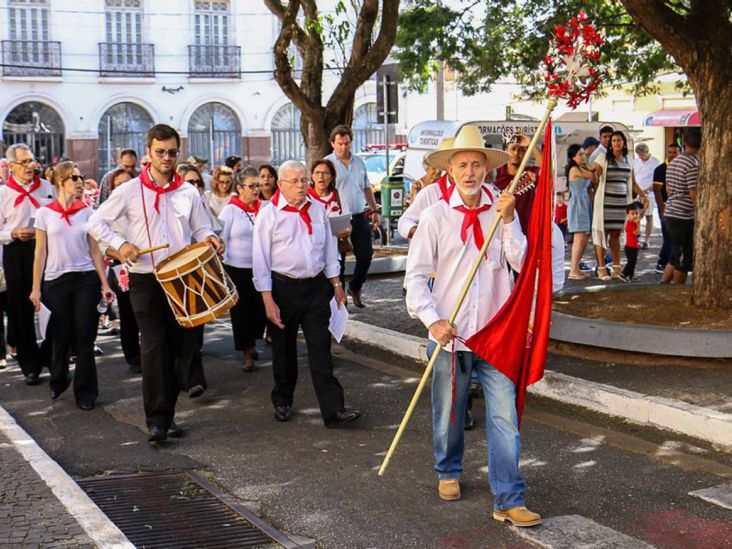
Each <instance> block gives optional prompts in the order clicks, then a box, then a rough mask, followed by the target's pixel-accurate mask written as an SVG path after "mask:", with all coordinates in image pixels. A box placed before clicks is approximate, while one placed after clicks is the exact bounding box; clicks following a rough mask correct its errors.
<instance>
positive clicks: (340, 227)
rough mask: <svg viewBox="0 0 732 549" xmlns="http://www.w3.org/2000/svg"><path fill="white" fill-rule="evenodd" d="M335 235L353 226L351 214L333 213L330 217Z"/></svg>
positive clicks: (331, 227)
mask: <svg viewBox="0 0 732 549" xmlns="http://www.w3.org/2000/svg"><path fill="white" fill-rule="evenodd" d="M328 221H329V222H330V230H331V232H332V233H333V235H337V234H339V233H342V232H343V231H345V230H346V229H349V228H350V227H351V214H343V215H333V216H331V217H329V218H328Z"/></svg>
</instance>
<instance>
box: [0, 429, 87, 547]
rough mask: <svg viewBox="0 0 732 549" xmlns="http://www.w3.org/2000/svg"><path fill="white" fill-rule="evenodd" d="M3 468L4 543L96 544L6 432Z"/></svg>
mask: <svg viewBox="0 0 732 549" xmlns="http://www.w3.org/2000/svg"><path fill="white" fill-rule="evenodd" d="M0 468H1V469H2V475H0V547H14V548H15V547H17V548H23V549H31V548H41V547H42V548H43V549H54V548H60V547H74V548H84V549H86V548H92V547H94V544H93V543H92V541H91V540H90V539H89V537H88V536H87V535H86V533H85V532H84V530H83V529H82V528H81V526H80V525H79V523H78V522H76V519H74V517H72V516H71V515H70V514H69V512H68V511H67V510H66V509H65V508H64V506H63V505H62V504H61V502H60V501H59V500H58V499H57V498H56V496H55V495H54V494H53V492H52V491H51V489H50V488H49V487H48V486H47V485H46V483H45V482H44V481H43V480H42V479H41V477H39V476H38V473H36V472H35V471H34V470H33V468H32V467H31V465H30V464H29V463H28V462H27V461H26V460H25V459H24V458H23V456H22V455H21V454H20V453H19V452H18V451H17V450H16V449H15V447H14V446H13V445H12V443H11V442H10V440H9V439H8V438H7V437H6V436H5V435H3V434H2V433H0Z"/></svg>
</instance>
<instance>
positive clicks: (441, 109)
mask: <svg viewBox="0 0 732 549" xmlns="http://www.w3.org/2000/svg"><path fill="white" fill-rule="evenodd" d="M437 66H438V69H437V83H436V86H435V87H436V91H437V109H436V110H437V113H436V116H435V118H436V119H437V120H444V119H445V67H444V65H443V64H442V61H438V62H437Z"/></svg>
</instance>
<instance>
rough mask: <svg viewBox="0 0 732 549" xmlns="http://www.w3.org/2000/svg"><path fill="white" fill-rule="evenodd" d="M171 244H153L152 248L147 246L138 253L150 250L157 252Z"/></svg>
mask: <svg viewBox="0 0 732 549" xmlns="http://www.w3.org/2000/svg"><path fill="white" fill-rule="evenodd" d="M168 246H170V244H161V245H160V246H153V247H152V248H145V249H144V250H140V251H139V252H137V254H138V255H143V254H149V253H150V252H157V251H158V250H162V249H165V248H167V247H168Z"/></svg>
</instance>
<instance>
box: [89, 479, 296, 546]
mask: <svg viewBox="0 0 732 549" xmlns="http://www.w3.org/2000/svg"><path fill="white" fill-rule="evenodd" d="M79 486H81V488H82V489H83V490H84V491H85V492H86V493H87V494H88V495H89V497H90V498H91V499H92V500H93V501H94V503H96V504H97V506H98V507H99V508H100V509H101V510H102V511H103V512H104V513H105V514H106V515H107V516H108V517H109V519H110V520H111V521H112V522H114V523H115V524H116V525H117V527H118V528H119V529H120V530H121V531H122V532H123V533H124V534H125V536H127V539H129V540H130V542H132V543H133V544H134V545H135V546H137V547H139V548H144V549H158V548H164V547H175V548H176V549H178V548H181V547H195V548H199V547H200V548H202V549H204V548H205V549H214V548H238V547H250V548H251V547H256V548H257V549H279V548H282V547H284V548H288V549H290V548H296V547H298V545H296V544H295V543H294V542H292V540H290V539H289V538H287V537H286V536H285V535H284V534H282V533H281V532H278V531H276V530H274V529H273V528H272V527H271V526H269V525H268V524H266V523H265V522H263V521H262V520H261V519H259V518H258V517H257V516H256V515H254V514H253V513H252V512H250V511H249V510H247V509H246V508H244V507H243V506H242V505H241V504H239V503H238V502H236V500H234V499H233V498H231V497H230V496H228V495H227V494H225V493H224V492H222V491H221V490H219V489H218V488H217V487H215V486H214V485H212V484H211V483H209V482H208V481H207V480H206V479H204V478H203V477H201V476H200V475H198V474H196V473H194V472H184V473H163V474H157V473H149V474H137V475H118V476H110V477H104V478H94V479H88V480H82V481H79Z"/></svg>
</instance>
